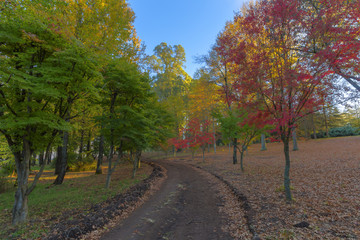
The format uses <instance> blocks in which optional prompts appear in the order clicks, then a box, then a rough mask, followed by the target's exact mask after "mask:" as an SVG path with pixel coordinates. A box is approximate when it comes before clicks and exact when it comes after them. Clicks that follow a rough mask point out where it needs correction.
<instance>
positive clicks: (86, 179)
mask: <svg viewBox="0 0 360 240" xmlns="http://www.w3.org/2000/svg"><path fill="white" fill-rule="evenodd" d="M104 170H105V171H104V172H105V173H106V168H105V169H104ZM151 170H152V168H151V167H150V166H148V165H145V164H143V165H142V167H141V168H140V169H139V171H138V173H137V176H136V178H135V179H131V171H132V165H131V164H122V165H119V166H118V167H117V171H116V172H114V173H113V175H112V182H111V186H110V189H105V188H104V185H105V178H106V174H105V173H104V174H102V175H94V173H93V172H78V173H76V172H75V173H67V175H66V179H65V180H64V183H63V184H62V185H60V186H53V185H51V183H52V182H53V181H54V179H55V176H54V175H53V171H52V170H48V171H46V172H45V173H44V175H43V177H42V179H41V181H40V182H39V184H38V185H37V187H36V188H35V190H34V191H33V192H32V193H31V194H30V196H29V217H30V223H33V224H25V225H23V226H18V227H17V228H15V227H13V226H11V225H10V221H11V209H12V205H13V201H14V191H9V192H6V193H3V194H0V239H11V238H15V239H16V238H25V239H36V238H38V237H40V236H41V235H42V234H43V233H46V232H47V231H48V230H49V227H50V226H51V225H52V224H53V223H56V221H57V219H58V218H59V217H60V216H61V215H62V214H63V213H64V212H67V211H73V210H74V209H76V210H82V211H86V209H87V208H89V207H90V206H91V205H92V204H94V203H99V202H102V201H104V200H106V199H108V198H110V197H112V196H114V195H116V194H119V193H120V192H123V191H125V190H126V189H128V188H129V187H131V186H133V185H135V184H136V183H138V182H140V181H141V180H142V179H145V178H146V177H148V176H149V175H150V173H151ZM30 178H31V176H30ZM30 225H32V226H30ZM10 235H12V237H10Z"/></svg>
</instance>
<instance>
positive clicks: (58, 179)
mask: <svg viewBox="0 0 360 240" xmlns="http://www.w3.org/2000/svg"><path fill="white" fill-rule="evenodd" d="M68 142H69V132H67V131H65V132H64V135H63V146H62V152H61V166H60V172H59V174H58V176H57V177H56V179H55V181H54V183H53V184H54V185H60V184H62V183H63V181H64V177H65V174H66V168H67V145H68Z"/></svg>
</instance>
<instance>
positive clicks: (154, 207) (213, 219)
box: [101, 161, 249, 240]
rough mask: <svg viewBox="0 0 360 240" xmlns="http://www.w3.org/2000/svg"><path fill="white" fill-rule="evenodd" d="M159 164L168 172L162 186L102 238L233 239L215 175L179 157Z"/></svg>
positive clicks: (110, 239)
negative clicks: (179, 160) (213, 176)
mask: <svg viewBox="0 0 360 240" xmlns="http://www.w3.org/2000/svg"><path fill="white" fill-rule="evenodd" d="M160 164H161V165H162V166H164V167H165V168H166V169H167V175H168V178H167V180H166V181H165V182H164V184H163V185H162V186H161V188H160V190H159V191H158V192H157V193H156V194H155V195H154V196H153V197H151V198H150V199H149V200H148V201H147V202H146V203H145V204H143V205H142V206H141V207H140V208H138V209H137V210H136V211H135V212H134V213H132V214H131V215H130V216H129V218H127V219H125V220H124V221H123V222H121V223H120V225H118V226H117V227H115V228H114V229H112V230H111V231H109V232H108V233H106V234H105V235H104V236H103V237H102V238H101V239H103V240H113V239H151V240H156V239H196V240H202V239H204V240H211V239H222V240H226V239H234V237H232V236H230V234H229V233H227V232H225V231H224V230H225V228H226V227H225V226H227V225H229V222H228V221H227V219H229V217H228V216H227V212H226V211H225V210H224V209H223V207H224V205H227V203H225V202H224V201H225V200H224V199H223V198H221V197H220V196H219V190H218V188H217V187H214V186H217V184H218V183H216V181H215V182H214V178H212V179H211V176H207V175H206V173H204V172H203V171H201V170H198V169H194V168H192V167H190V166H189V165H185V164H182V163H179V162H177V161H172V162H167V161H160ZM217 182H219V180H217ZM239 211H241V209H238V212H239ZM243 226H245V224H243ZM240 227H241V226H240ZM245 231H246V230H245ZM248 236H249V235H248ZM247 239H248V238H247Z"/></svg>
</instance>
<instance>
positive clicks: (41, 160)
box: [39, 152, 44, 166]
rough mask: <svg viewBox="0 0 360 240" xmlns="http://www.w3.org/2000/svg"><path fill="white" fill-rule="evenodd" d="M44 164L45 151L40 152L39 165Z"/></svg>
mask: <svg viewBox="0 0 360 240" xmlns="http://www.w3.org/2000/svg"><path fill="white" fill-rule="evenodd" d="M43 164H44V152H41V153H40V154H39V166H41V165H43Z"/></svg>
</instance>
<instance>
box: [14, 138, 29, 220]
mask: <svg viewBox="0 0 360 240" xmlns="http://www.w3.org/2000/svg"><path fill="white" fill-rule="evenodd" d="M14 156H15V164H16V170H17V189H16V192H15V203H14V207H13V210H12V224H13V225H17V224H19V223H23V222H25V221H26V220H27V216H28V195H27V194H26V192H27V187H28V178H29V162H30V156H31V150H30V144H29V142H28V141H27V140H26V139H25V138H24V139H23V151H22V152H16V153H14Z"/></svg>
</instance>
